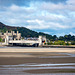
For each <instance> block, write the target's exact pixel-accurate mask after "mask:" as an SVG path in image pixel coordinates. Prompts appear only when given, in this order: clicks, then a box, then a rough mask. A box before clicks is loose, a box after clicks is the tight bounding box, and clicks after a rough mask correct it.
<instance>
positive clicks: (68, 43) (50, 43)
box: [45, 40, 75, 45]
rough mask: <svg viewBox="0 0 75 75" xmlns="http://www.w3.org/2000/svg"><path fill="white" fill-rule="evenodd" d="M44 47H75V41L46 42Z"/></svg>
mask: <svg viewBox="0 0 75 75" xmlns="http://www.w3.org/2000/svg"><path fill="white" fill-rule="evenodd" d="M45 45H75V41H61V40H58V41H50V42H49V41H48V42H47V43H45Z"/></svg>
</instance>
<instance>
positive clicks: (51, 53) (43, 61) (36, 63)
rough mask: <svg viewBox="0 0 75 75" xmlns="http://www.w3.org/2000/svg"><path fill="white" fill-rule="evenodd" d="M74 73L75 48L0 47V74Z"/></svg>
mask: <svg viewBox="0 0 75 75" xmlns="http://www.w3.org/2000/svg"><path fill="white" fill-rule="evenodd" d="M6 74H7V75H17V74H18V75H36V74H37V75H61V74H62V75H74V74H75V48H37V47H35V48H34V47H0V75H6Z"/></svg>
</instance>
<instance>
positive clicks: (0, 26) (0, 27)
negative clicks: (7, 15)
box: [0, 22, 53, 39]
mask: <svg viewBox="0 0 75 75" xmlns="http://www.w3.org/2000/svg"><path fill="white" fill-rule="evenodd" d="M7 30H8V31H11V30H14V31H15V32H16V31H19V32H20V33H21V35H22V37H38V36H39V35H44V36H46V37H47V38H48V39H52V38H53V37H52V35H49V34H45V33H42V32H39V33H38V32H35V31H32V30H30V29H28V28H25V27H15V26H9V25H5V24H3V23H2V22H0V32H3V33H4V32H6V31H7Z"/></svg>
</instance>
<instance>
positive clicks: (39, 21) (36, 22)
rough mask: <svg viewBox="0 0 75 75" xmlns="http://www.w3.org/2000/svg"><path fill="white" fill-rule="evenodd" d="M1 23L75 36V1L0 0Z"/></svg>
mask: <svg viewBox="0 0 75 75" xmlns="http://www.w3.org/2000/svg"><path fill="white" fill-rule="evenodd" d="M0 22H2V23H4V24H6V25H10V26H18V27H26V28H29V29H31V30H34V31H37V32H44V33H47V34H50V35H57V36H64V35H66V34H71V35H75V0H0Z"/></svg>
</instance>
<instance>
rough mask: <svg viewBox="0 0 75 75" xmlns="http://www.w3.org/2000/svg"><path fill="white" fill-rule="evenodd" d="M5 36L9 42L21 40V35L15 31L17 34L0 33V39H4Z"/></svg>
mask: <svg viewBox="0 0 75 75" xmlns="http://www.w3.org/2000/svg"><path fill="white" fill-rule="evenodd" d="M6 36H8V37H9V40H20V39H21V33H19V32H18V31H17V33H15V32H14V31H11V32H8V31H6V33H0V37H1V38H2V39H5V38H6Z"/></svg>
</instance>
